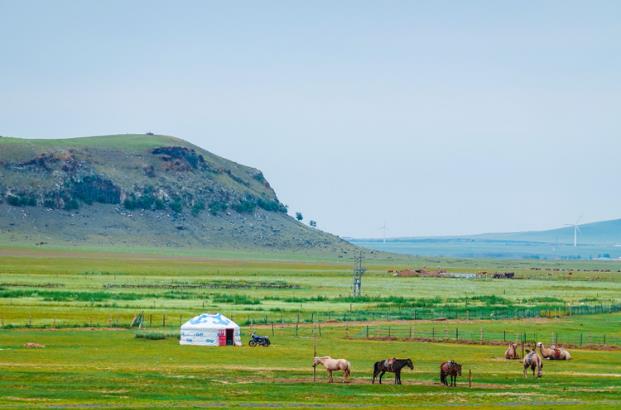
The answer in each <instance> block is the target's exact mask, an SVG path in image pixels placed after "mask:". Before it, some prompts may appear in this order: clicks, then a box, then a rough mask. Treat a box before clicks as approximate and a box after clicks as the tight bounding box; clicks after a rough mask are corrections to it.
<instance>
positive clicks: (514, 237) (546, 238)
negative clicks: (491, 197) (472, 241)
mask: <svg viewBox="0 0 621 410" xmlns="http://www.w3.org/2000/svg"><path fill="white" fill-rule="evenodd" d="M578 228H579V231H578V243H579V244H593V245H612V246H614V245H621V219H612V220H608V221H599V222H591V223H586V224H583V225H578ZM471 237H472V238H478V239H489V240H503V241H526V242H546V243H573V238H574V228H573V226H565V227H562V228H556V229H549V230H543V231H527V232H508V233H487V234H480V235H472V236H471Z"/></svg>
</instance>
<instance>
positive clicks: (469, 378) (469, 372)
mask: <svg viewBox="0 0 621 410" xmlns="http://www.w3.org/2000/svg"><path fill="white" fill-rule="evenodd" d="M468 387H470V388H471V387H472V370H471V369H468Z"/></svg>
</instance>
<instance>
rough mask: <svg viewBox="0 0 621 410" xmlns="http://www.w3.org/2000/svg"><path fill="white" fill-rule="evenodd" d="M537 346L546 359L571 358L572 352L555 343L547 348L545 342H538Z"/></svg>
mask: <svg viewBox="0 0 621 410" xmlns="http://www.w3.org/2000/svg"><path fill="white" fill-rule="evenodd" d="M537 347H538V348H539V351H540V352H541V356H542V357H543V358H544V359H549V360H571V354H569V352H568V351H567V350H565V349H563V348H561V347H556V346H554V345H552V346H550V348H546V347H545V346H544V345H543V343H541V342H538V343H537Z"/></svg>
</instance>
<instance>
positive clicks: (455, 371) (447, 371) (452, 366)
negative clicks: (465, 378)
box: [440, 360, 461, 386]
mask: <svg viewBox="0 0 621 410" xmlns="http://www.w3.org/2000/svg"><path fill="white" fill-rule="evenodd" d="M446 376H451V382H450V384H449V382H448V381H447V380H446ZM457 376H461V364H459V363H457V362H454V361H452V360H449V361H448V362H444V363H442V364H441V365H440V381H441V382H442V384H444V385H445V386H457Z"/></svg>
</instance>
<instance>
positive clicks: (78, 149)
mask: <svg viewBox="0 0 621 410" xmlns="http://www.w3.org/2000/svg"><path fill="white" fill-rule="evenodd" d="M0 211H1V212H0V237H1V238H3V239H4V240H16V241H24V242H33V241H38V242H44V243H47V242H80V243H84V242H86V243H89V244H99V243H106V244H114V243H117V244H118V243H121V244H122V243H128V244H130V243H135V244H139V245H145V246H190V247H202V246H212V247H222V248H229V247H240V248H241V247H270V248H282V249H293V248H321V249H331V250H334V251H337V252H340V251H342V250H345V251H346V250H347V249H350V245H349V244H347V243H345V242H344V241H341V240H340V239H339V238H336V237H335V236H333V235H329V234H326V233H324V232H321V231H318V230H315V229H311V228H308V227H306V226H304V225H302V224H300V223H298V222H297V221H295V220H294V219H293V218H291V217H289V216H288V215H287V213H286V211H287V209H286V207H285V206H284V205H283V204H282V203H281V202H280V201H279V200H278V197H277V196H276V194H275V192H274V190H273V189H272V187H271V186H270V184H269V183H268V182H267V180H266V179H265V178H264V176H263V174H262V173H261V172H260V171H259V170H257V169H254V168H250V167H247V166H243V165H240V164H237V163H235V162H233V161H229V160H227V159H224V158H221V157H218V156H217V155H214V154H212V153H210V152H208V151H205V150H203V149H201V148H199V147H197V146H194V145H192V144H190V143H188V142H186V141H184V140H181V139H178V138H174V137H167V136H159V135H115V136H103V137H85V138H72V139H60V140H27V139H19V138H7V137H2V138H0Z"/></svg>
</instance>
